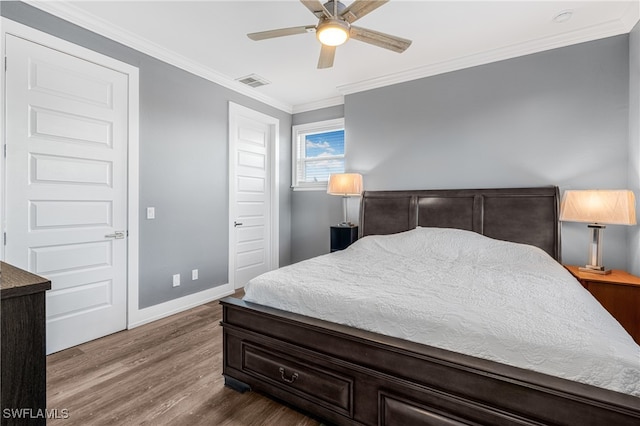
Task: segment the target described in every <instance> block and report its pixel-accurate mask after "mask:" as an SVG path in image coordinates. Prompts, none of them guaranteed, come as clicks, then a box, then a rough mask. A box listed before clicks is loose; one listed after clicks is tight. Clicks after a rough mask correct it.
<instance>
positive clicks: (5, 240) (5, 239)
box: [2, 232, 7, 246]
mask: <svg viewBox="0 0 640 426" xmlns="http://www.w3.org/2000/svg"><path fill="white" fill-rule="evenodd" d="M2 239H3V240H4V245H5V246H6V245H7V233H6V232H3V234H2Z"/></svg>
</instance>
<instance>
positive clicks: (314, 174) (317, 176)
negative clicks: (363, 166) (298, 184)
mask: <svg viewBox="0 0 640 426" xmlns="http://www.w3.org/2000/svg"><path fill="white" fill-rule="evenodd" d="M304 150H305V160H304V161H305V168H304V177H303V178H302V180H303V181H305V182H326V181H328V180H329V175H330V174H332V173H343V172H344V130H334V131H330V132H322V133H313V134H308V135H306V136H305V146H304Z"/></svg>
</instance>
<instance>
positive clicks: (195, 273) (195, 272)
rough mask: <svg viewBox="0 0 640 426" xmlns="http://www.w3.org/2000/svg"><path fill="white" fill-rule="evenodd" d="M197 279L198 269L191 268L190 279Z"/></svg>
mask: <svg viewBox="0 0 640 426" xmlns="http://www.w3.org/2000/svg"><path fill="white" fill-rule="evenodd" d="M197 279H198V270H197V269H192V270H191V280H192V281H194V280H197Z"/></svg>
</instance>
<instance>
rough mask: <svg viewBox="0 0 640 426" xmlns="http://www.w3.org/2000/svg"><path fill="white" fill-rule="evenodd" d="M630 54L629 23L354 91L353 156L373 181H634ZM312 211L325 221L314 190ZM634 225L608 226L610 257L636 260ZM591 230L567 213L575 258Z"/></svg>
mask: <svg viewBox="0 0 640 426" xmlns="http://www.w3.org/2000/svg"><path fill="white" fill-rule="evenodd" d="M628 57H629V46H628V36H627V35H623V36H618V37H612V38H608V39H604V40H598V41H594V42H589V43H583V44H579V45H574V46H569V47H565V48H561V49H556V50H552V51H547V52H542V53H538V54H534V55H528V56H524V57H520V58H514V59H510V60H505V61H501V62H496V63H492V64H488V65H483V66H478V67H474V68H469V69H464V70H460V71H455V72H451V73H447V74H442V75H437V76H433V77H428V78H424V79H420V80H415V81H411V82H407V83H402V84H397V85H394V86H388V87H384V88H380V89H375V90H370V91H366V92H361V93H356V94H352V95H348V96H346V99H345V125H346V141H347V147H348V152H347V159H346V162H347V168H348V169H349V170H351V171H356V172H360V173H362V174H363V176H364V186H365V189H368V190H382V189H427V188H482V187H510V186H512V187H523V186H538V185H558V186H560V187H561V189H568V188H574V189H584V188H625V187H626V186H627V172H628V157H627V156H628V135H627V133H628V129H629V126H628V118H629V87H628V81H629V61H628ZM313 201H314V202H315V205H321V203H323V202H324V200H322V199H320V197H315V199H314V200H313ZM314 211H317V212H318V214H316V215H313V212H314ZM338 211H339V210H338ZM302 213H304V217H305V222H304V225H303V226H305V227H306V228H308V227H310V226H315V227H316V228H318V232H319V228H321V227H325V226H326V225H325V224H326V217H321V216H322V215H324V214H325V212H324V211H323V210H322V209H320V208H317V209H314V208H313V207H312V203H311V200H306V204H305V207H304V211H303V212H302ZM300 214H301V211H300V209H299V208H298V206H297V205H296V204H295V203H294V204H293V211H292V220H293V227H292V234H293V235H297V234H298V233H299V232H301V230H300V229H299V226H300V225H301V224H300V222H299V220H298V216H299V215H300ZM332 214H335V213H332ZM305 232H307V233H312V232H314V231H312V230H310V229H305ZM626 233H627V229H626V228H624V227H621V226H609V227H608V228H607V230H606V232H605V237H604V238H605V241H604V244H605V248H604V258H605V259H604V262H605V265H607V266H609V267H615V268H625V267H626V266H627V255H626V246H627V243H626ZM588 237H589V234H588V231H587V228H586V226H585V225H584V224H577V223H565V224H564V225H563V232H562V238H563V260H564V262H565V263H573V264H584V263H586V260H587V259H586V258H587V246H588Z"/></svg>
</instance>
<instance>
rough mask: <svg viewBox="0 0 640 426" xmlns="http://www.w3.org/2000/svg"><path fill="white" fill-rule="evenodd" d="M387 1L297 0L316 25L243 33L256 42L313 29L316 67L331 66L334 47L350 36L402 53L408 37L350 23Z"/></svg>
mask: <svg viewBox="0 0 640 426" xmlns="http://www.w3.org/2000/svg"><path fill="white" fill-rule="evenodd" d="M388 1H389V0H381V1H371V0H354V1H353V2H352V3H351V4H350V5H349V6H345V5H344V4H342V2H340V1H337V0H330V1H328V2H326V3H324V4H322V3H321V2H320V0H300V2H301V3H302V4H304V5H305V6H306V7H307V9H309V10H310V11H311V13H313V14H314V15H315V16H316V17H317V18H318V19H319V21H318V25H306V26H300V27H290V28H280V29H277V30H269V31H261V32H257V33H251V34H247V36H248V37H249V38H250V39H251V40H256V41H257V40H265V39H269V38H275V37H283V36H289V35H295V34H305V33H311V32H315V33H316V37H317V38H318V40H319V41H320V43H321V44H322V48H321V50H320V59H319V60H318V68H330V67H332V66H333V59H334V58H335V54H336V46H339V45H341V44H343V43H345V42H346V41H347V40H349V39H350V38H352V39H355V40H360V41H363V42H365V43H369V44H373V45H374V46H378V47H383V48H385V49H389V50H393V51H394V52H398V53H402V52H404V51H405V50H407V48H408V47H409V46H410V45H411V40H407V39H404V38H401V37H396V36H392V35H389V34H385V33H381V32H378V31H373V30H369V29H366V28H361V27H356V26H355V25H351V24H352V23H354V22H355V21H357V20H358V19H360V18H362V17H363V16H365V15H367V14H368V13H370V12H373V11H374V10H376V9H377V8H379V7H380V6H382V5H383V4H385V3H387V2H388Z"/></svg>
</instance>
